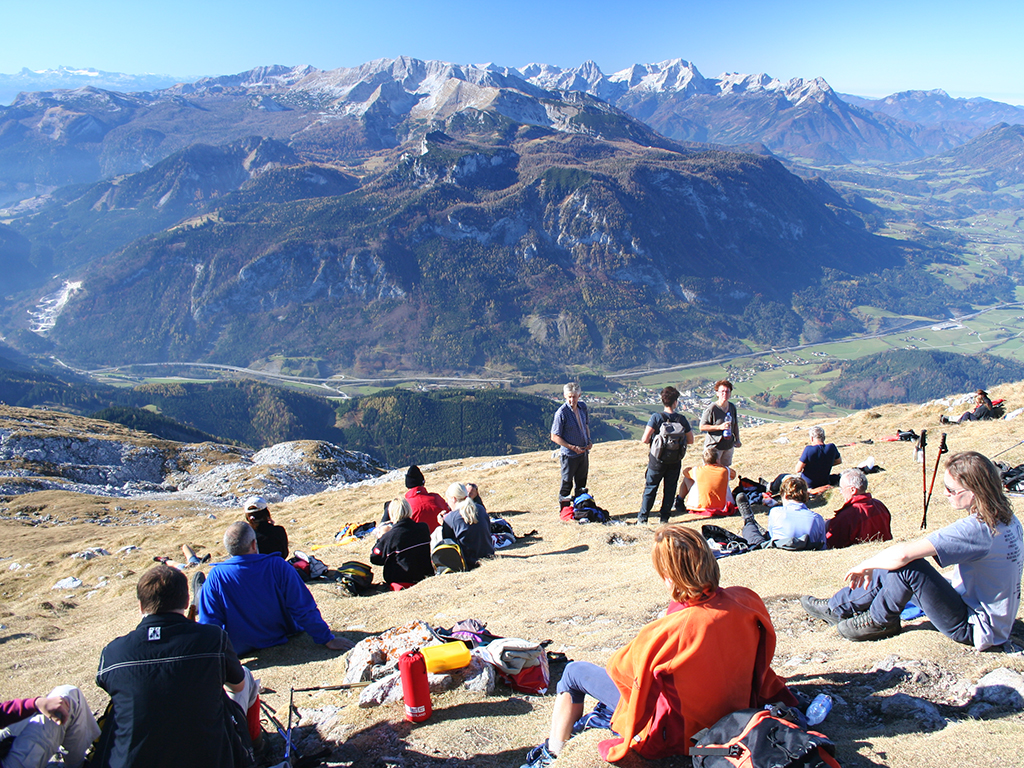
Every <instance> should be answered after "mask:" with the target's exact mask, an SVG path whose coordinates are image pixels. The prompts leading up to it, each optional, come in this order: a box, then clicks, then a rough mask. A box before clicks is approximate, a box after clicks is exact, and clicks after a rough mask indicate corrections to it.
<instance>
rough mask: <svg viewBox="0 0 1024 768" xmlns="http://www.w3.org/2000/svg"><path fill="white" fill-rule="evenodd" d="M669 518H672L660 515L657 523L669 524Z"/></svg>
mask: <svg viewBox="0 0 1024 768" xmlns="http://www.w3.org/2000/svg"><path fill="white" fill-rule="evenodd" d="M671 517H672V516H671V515H662V516H661V518H660V520H659V522H660V523H661V524H662V525H668V523H669V520H670V519H671Z"/></svg>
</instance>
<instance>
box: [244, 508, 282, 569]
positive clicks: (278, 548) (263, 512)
mask: <svg viewBox="0 0 1024 768" xmlns="http://www.w3.org/2000/svg"><path fill="white" fill-rule="evenodd" d="M245 521H246V522H247V523H249V525H250V526H252V529H253V530H254V531H256V551H257V552H259V553H260V554H261V555H274V554H279V555H281V557H283V558H284V559H285V560H287V559H288V532H287V531H286V530H285V529H284V527H283V526H280V525H274V519H273V518H272V517H271V516H270V510H269V509H268V508H267V500H266V499H264V498H263V497H262V496H250V497H249V498H248V499H246V500H245Z"/></svg>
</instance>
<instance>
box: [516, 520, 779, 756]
mask: <svg viewBox="0 0 1024 768" xmlns="http://www.w3.org/2000/svg"><path fill="white" fill-rule="evenodd" d="M652 559H653V561H654V570H655V572H656V573H657V574H658V576H660V577H661V579H662V580H663V581H664V582H665V584H666V586H668V587H669V589H670V590H671V592H672V602H670V603H669V606H668V609H667V611H666V614H665V615H664V616H663V617H661V618H659V619H657V620H655V621H653V622H651V623H650V624H648V625H647V626H645V627H644V628H643V629H641V630H640V632H639V634H638V635H637V636H636V638H635V639H634V640H633V641H632V642H630V643H629V644H628V645H627V646H626V647H625V648H623V649H622V650H620V651H618V652H616V653H615V655H614V656H612V658H611V660H610V661H609V662H608V667H607V671H606V670H604V669H602V668H601V667H599V666H597V665H595V664H590V663H589V662H573V663H571V664H569V665H568V666H566V668H565V671H564V673H563V675H562V679H561V680H560V681H559V683H558V693H557V697H556V699H555V708H554V711H553V713H552V722H551V733H550V735H549V737H548V740H547V741H545V742H544V743H543V744H541V745H539V746H537V747H534V748H533V749H532V750H530V753H529V754H528V755H527V762H526V763H525V764H524V766H523V768H539V767H542V766H547V765H550V764H551V763H552V762H553V761H554V759H555V757H556V756H557V755H558V753H559V751H560V750H561V748H562V746H563V745H564V744H565V742H566V741H567V740H568V739H569V736H570V735H571V733H572V726H573V723H574V722H575V721H576V720H578V719H579V718H580V716H581V715H582V714H583V701H584V698H585V696H586V695H590V696H592V697H594V698H596V699H597V700H598V701H599V702H600V703H602V704H604V705H605V706H606V707H608V708H609V709H611V708H614V710H615V712H614V714H613V715H612V718H611V729H612V730H613V731H615V732H616V733H617V734H619V738H616V739H610V740H608V741H604V742H602V743H601V754H602V757H604V758H605V759H606V760H608V761H609V762H615V761H617V760H621V759H622V758H623V757H625V756H626V754H627V752H628V751H629V749H630V748H632V749H635V750H636V751H637V752H638V753H639V754H641V755H643V756H644V757H646V758H648V759H659V758H663V757H668V756H670V755H680V754H686V751H687V749H688V748H689V746H690V737H691V736H693V735H694V734H695V733H697V731H700V730H702V729H703V728H707V727H709V726H711V725H714V724H715V723H716V722H717V721H718V720H719V719H721V718H722V717H724V716H725V715H727V714H729V713H730V712H734V711H736V710H738V709H746V708H748V707H761V706H763V705H764V704H766V703H769V702H782V703H785V704H789V705H795V704H796V703H797V702H796V699H795V697H794V696H793V694H792V693H790V692H789V690H788V689H787V688H786V685H785V682H784V681H783V680H782V679H781V678H780V677H778V676H777V675H776V674H775V673H774V672H773V671H772V670H771V667H770V663H771V660H772V656H773V655H774V653H775V630H774V628H773V627H772V622H771V618H770V617H769V615H768V610H767V609H766V608H765V606H764V603H763V602H762V601H761V598H760V597H758V596H757V594H756V593H754V592H753V591H752V590H749V589H747V588H746V587H719V586H718V579H719V571H718V563H717V562H716V561H715V558H714V555H713V554H712V552H711V550H710V549H709V548H708V545H707V542H706V541H705V540H704V539H703V538H702V537H701V536H700V534H698V533H696V532H695V531H693V530H691V529H689V528H685V527H683V526H681V525H665V526H662V527H661V528H659V529H658V530H657V532H656V533H655V541H654V550H653V552H652Z"/></svg>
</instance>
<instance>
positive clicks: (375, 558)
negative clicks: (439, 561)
mask: <svg viewBox="0 0 1024 768" xmlns="http://www.w3.org/2000/svg"><path fill="white" fill-rule="evenodd" d="M388 518H389V519H390V520H392V521H393V524H392V525H390V526H386V527H385V526H380V527H378V529H377V530H378V531H383V533H382V534H381V536H380V538H378V539H377V543H376V544H374V545H373V551H372V552H371V553H370V562H371V563H373V564H374V565H383V566H384V581H385V582H387V584H388V586H390V587H391V589H393V590H395V591H396V592H397V591H398V590H400V589H405V588H406V587H411V586H412V585H413V584H415V583H416V582H418V581H423V579H425V578H427V576H432V575H433V573H434V565H433V563H431V562H430V528H428V527H427V524H426V523H418V522H416V521H415V520H413V519H412V508H411V507H410V506H409V500H408V499H395V500H394V501H392V502H391V503H390V504H388Z"/></svg>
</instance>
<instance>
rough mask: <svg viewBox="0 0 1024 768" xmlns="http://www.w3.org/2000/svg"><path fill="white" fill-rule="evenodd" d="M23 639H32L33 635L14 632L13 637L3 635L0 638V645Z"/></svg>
mask: <svg viewBox="0 0 1024 768" xmlns="http://www.w3.org/2000/svg"><path fill="white" fill-rule="evenodd" d="M25 637H33V635H32V633H30V632H15V633H14V634H13V635H5V636H4V637H0V645H3V644H4V643H9V642H11V640H21V639H22V638H25Z"/></svg>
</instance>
